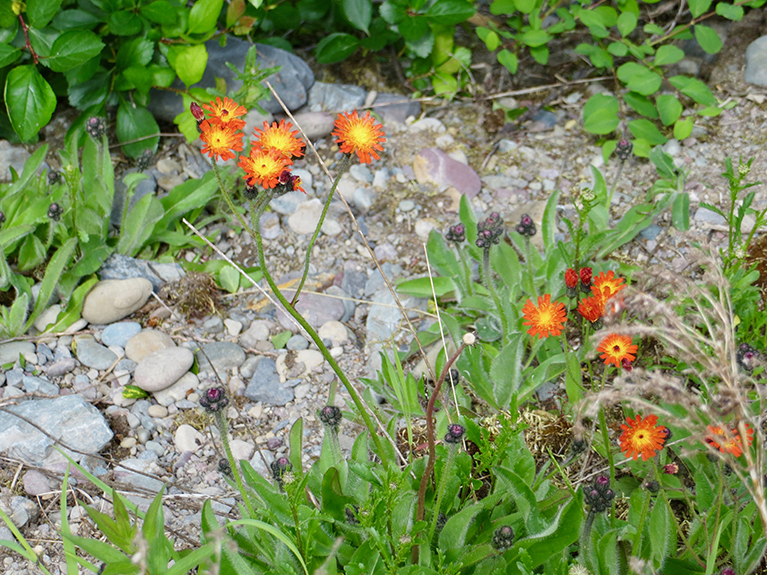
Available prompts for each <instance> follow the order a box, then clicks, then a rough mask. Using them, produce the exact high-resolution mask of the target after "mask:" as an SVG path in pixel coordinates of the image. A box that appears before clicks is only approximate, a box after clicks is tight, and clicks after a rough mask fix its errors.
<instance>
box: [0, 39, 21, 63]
mask: <svg viewBox="0 0 767 575" xmlns="http://www.w3.org/2000/svg"><path fill="white" fill-rule="evenodd" d="M20 57H21V50H19V49H18V48H14V47H13V46H9V45H8V44H0V68H5V67H6V66H7V65H8V64H13V63H14V62H15V61H16V60H18V59H19V58H20Z"/></svg>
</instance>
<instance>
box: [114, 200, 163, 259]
mask: <svg viewBox="0 0 767 575" xmlns="http://www.w3.org/2000/svg"><path fill="white" fill-rule="evenodd" d="M162 216H163V209H162V204H161V203H160V201H159V200H158V199H157V198H156V197H155V196H154V195H153V194H149V195H146V196H144V197H143V198H141V199H140V200H139V201H138V202H136V204H135V205H134V206H133V208H132V209H131V211H130V212H128V216H127V217H126V218H125V225H124V226H123V228H122V231H121V235H120V240H119V241H118V242H117V252H118V253H120V254H122V255H126V256H134V255H135V254H136V253H138V252H139V250H141V248H142V247H144V242H145V241H146V240H147V238H149V235H150V234H151V233H152V230H153V229H154V225H155V224H156V223H157V222H158V221H160V219H161V218H162Z"/></svg>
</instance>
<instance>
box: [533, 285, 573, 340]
mask: <svg viewBox="0 0 767 575" xmlns="http://www.w3.org/2000/svg"><path fill="white" fill-rule="evenodd" d="M522 314H523V315H524V317H525V321H523V322H522V323H523V324H524V325H529V326H530V329H529V330H528V332H527V333H529V334H530V335H532V336H535V335H536V334H537V335H538V339H543V338H545V337H549V335H559V334H561V333H562V328H563V327H564V323H565V322H566V321H567V314H566V313H565V304H563V303H561V302H556V301H555V302H553V303H552V301H551V294H546V295H543V296H538V307H536V306H535V305H533V302H532V301H530V300H529V299H528V300H527V302H526V303H525V305H524V307H523V308H522Z"/></svg>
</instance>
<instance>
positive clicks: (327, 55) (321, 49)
mask: <svg viewBox="0 0 767 575" xmlns="http://www.w3.org/2000/svg"><path fill="white" fill-rule="evenodd" d="M358 47H359V40H357V38H355V37H354V36H352V35H351V34H344V33H342V32H334V33H333V34H330V35H329V36H325V38H323V39H322V40H320V43H319V44H317V48H316V49H315V51H314V55H315V57H316V58H317V61H318V62H319V63H320V64H335V63H336V62H340V61H342V60H346V59H347V58H348V57H349V56H351V55H352V54H354V52H356V51H357V48H358Z"/></svg>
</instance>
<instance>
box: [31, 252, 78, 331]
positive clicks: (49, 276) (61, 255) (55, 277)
mask: <svg viewBox="0 0 767 575" xmlns="http://www.w3.org/2000/svg"><path fill="white" fill-rule="evenodd" d="M76 245H77V238H70V239H68V240H67V241H66V242H65V243H64V244H63V245H62V246H61V247H60V248H59V249H58V250H56V253H55V254H53V257H52V258H51V259H50V261H49V262H48V265H47V266H46V267H45V276H44V277H43V281H42V284H41V285H40V293H39V294H38V295H37V299H36V300H35V309H34V310H33V311H32V315H30V316H29V318H28V319H27V325H26V329H29V328H30V326H31V325H32V324H33V323H35V320H36V319H37V318H38V317H40V314H41V313H43V311H45V308H46V307H47V306H48V302H50V301H51V297H52V296H53V292H54V290H55V289H56V287H57V286H58V283H59V278H61V274H62V273H64V269H65V268H66V267H67V266H68V265H69V264H70V263H71V261H72V255H73V254H74V252H75V246H76ZM25 331H26V330H25Z"/></svg>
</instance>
